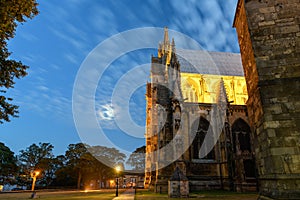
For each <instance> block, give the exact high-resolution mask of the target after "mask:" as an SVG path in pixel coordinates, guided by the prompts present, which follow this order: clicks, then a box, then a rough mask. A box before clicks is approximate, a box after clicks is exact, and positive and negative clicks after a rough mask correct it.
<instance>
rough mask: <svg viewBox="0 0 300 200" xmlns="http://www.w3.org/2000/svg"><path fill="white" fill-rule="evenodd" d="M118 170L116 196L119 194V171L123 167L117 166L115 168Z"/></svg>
mask: <svg viewBox="0 0 300 200" xmlns="http://www.w3.org/2000/svg"><path fill="white" fill-rule="evenodd" d="M115 170H116V172H117V184H116V186H117V187H116V197H117V196H119V191H118V189H119V171H120V170H121V167H120V166H116V168H115Z"/></svg>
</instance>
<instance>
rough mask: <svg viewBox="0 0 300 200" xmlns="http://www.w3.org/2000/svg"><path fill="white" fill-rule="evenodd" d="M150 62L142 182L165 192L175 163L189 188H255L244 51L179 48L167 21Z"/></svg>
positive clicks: (245, 189)
mask: <svg viewBox="0 0 300 200" xmlns="http://www.w3.org/2000/svg"><path fill="white" fill-rule="evenodd" d="M151 63H152V64H151V75H150V77H151V81H150V82H149V83H147V92H146V101H147V103H146V106H147V107H146V158H145V162H146V163H145V183H144V184H145V187H146V188H150V189H153V190H154V191H156V192H166V191H167V190H168V181H169V180H170V178H171V177H172V175H173V173H174V171H175V170H176V169H180V171H181V172H182V173H183V174H184V176H186V177H187V179H188V182H189V190H190V191H197V190H202V189H228V190H229V189H230V190H233V191H256V189H257V181H256V180H257V178H256V176H257V173H256V167H255V155H254V153H253V138H252V134H251V128H250V125H249V119H248V114H247V107H246V102H247V99H248V93H247V85H246V81H245V77H244V73H243V67H242V63H241V56H240V54H234V53H222V52H206V51H203V50H187V49H176V47H175V41H174V40H172V42H170V40H169V36H168V30H167V28H165V32H164V39H163V42H162V43H160V44H159V49H158V54H157V56H155V57H152V60H151ZM219 115H222V116H223V118H222V117H221V118H220V117H219ZM216 125H217V127H216ZM207 141H208V142H207ZM209 141H211V142H209Z"/></svg>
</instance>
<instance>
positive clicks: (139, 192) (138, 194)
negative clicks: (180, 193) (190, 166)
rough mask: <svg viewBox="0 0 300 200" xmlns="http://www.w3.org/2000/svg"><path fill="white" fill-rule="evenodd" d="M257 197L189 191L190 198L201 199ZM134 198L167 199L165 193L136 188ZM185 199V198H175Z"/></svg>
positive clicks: (242, 194) (254, 198)
mask: <svg viewBox="0 0 300 200" xmlns="http://www.w3.org/2000/svg"><path fill="white" fill-rule="evenodd" d="M257 197H258V194H257V193H236V192H229V191H203V192H199V193H191V194H190V199H195V200H196V199H201V200H256V199H257ZM135 199H136V200H144V199H145V200H156V199H158V200H163V199H168V195H167V194H157V193H153V192H149V191H147V190H137V192H136V196H135ZM176 199H186V198H176Z"/></svg>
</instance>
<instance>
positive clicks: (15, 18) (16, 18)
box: [0, 0, 38, 123]
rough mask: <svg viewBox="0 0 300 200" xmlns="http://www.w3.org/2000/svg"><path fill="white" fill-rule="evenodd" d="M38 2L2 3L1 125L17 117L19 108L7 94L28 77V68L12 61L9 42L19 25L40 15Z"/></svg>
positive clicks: (26, 0) (0, 54)
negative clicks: (16, 80) (16, 83)
mask: <svg viewBox="0 0 300 200" xmlns="http://www.w3.org/2000/svg"><path fill="white" fill-rule="evenodd" d="M37 5H38V4H37V2H36V0H13V1H12V0H1V1H0V47H1V51H0V123H3V122H4V121H10V117H17V114H18V106H17V105H14V104H12V103H11V101H12V100H13V99H12V98H11V97H6V96H5V93H6V92H7V90H8V89H9V88H13V87H14V84H15V81H14V79H15V78H17V79H19V78H22V77H24V76H26V75H27V72H26V69H27V68H28V66H26V65H24V64H22V63H21V62H20V61H15V60H13V59H10V55H11V52H9V51H8V49H7V41H8V40H9V39H11V38H13V37H14V36H15V30H16V27H17V25H18V24H19V23H23V22H26V20H27V19H32V18H33V17H34V16H36V15H37V14H38V9H37Z"/></svg>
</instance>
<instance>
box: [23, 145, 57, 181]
mask: <svg viewBox="0 0 300 200" xmlns="http://www.w3.org/2000/svg"><path fill="white" fill-rule="evenodd" d="M53 148H54V147H53V145H51V144H50V143H39V145H36V144H32V145H30V146H29V147H27V148H26V150H21V151H20V155H19V162H20V167H21V173H23V175H26V176H27V179H29V178H30V173H31V172H33V171H34V170H39V171H41V178H40V181H41V182H43V183H45V184H46V185H48V184H49V183H50V182H51V181H50V179H52V178H53V176H54V171H53V162H52V161H53V153H52V150H53Z"/></svg>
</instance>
